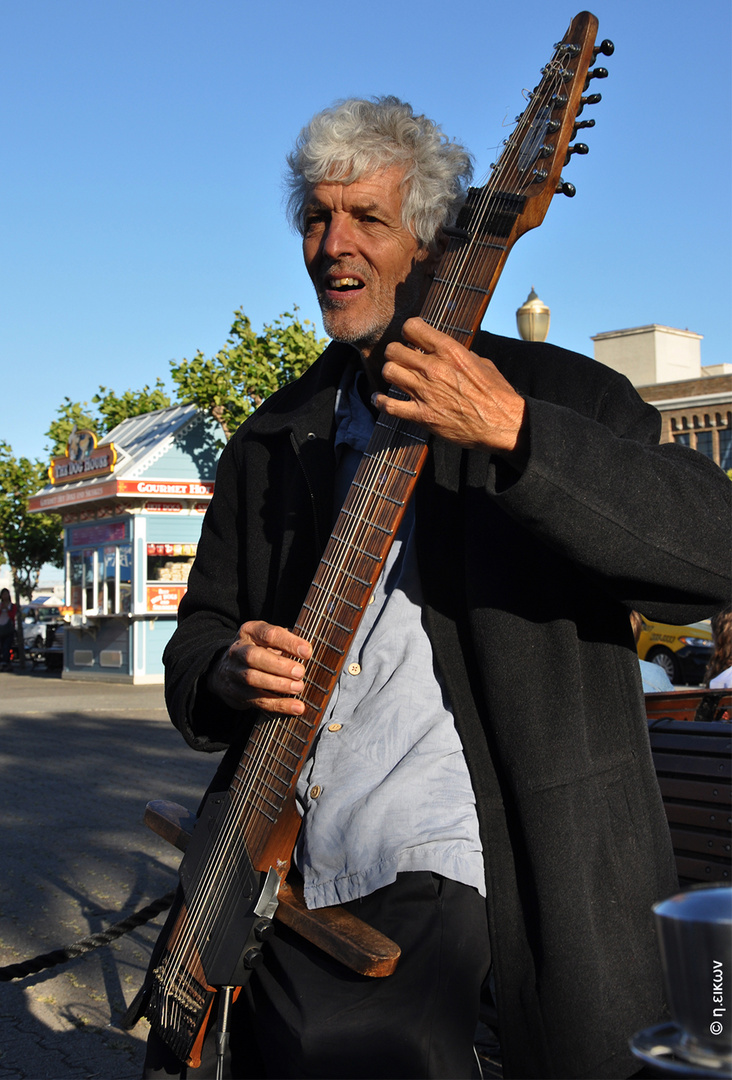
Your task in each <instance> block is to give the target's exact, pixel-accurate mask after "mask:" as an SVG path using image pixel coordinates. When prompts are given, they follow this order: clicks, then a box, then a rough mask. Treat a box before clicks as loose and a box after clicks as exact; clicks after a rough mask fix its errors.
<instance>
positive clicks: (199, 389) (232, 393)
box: [170, 307, 327, 439]
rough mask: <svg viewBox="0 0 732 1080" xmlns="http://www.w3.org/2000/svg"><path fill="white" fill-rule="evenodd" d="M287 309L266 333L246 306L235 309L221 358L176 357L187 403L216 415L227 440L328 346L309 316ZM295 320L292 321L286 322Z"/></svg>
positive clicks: (177, 377)
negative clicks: (257, 326)
mask: <svg viewBox="0 0 732 1080" xmlns="http://www.w3.org/2000/svg"><path fill="white" fill-rule="evenodd" d="M297 310H298V309H297V307H296V308H295V309H294V312H295V313H294V314H291V313H290V312H284V313H283V314H282V315H280V316H279V317H278V318H276V319H275V321H274V323H272V324H271V325H265V327H264V330H263V331H262V333H261V334H256V333H255V332H254V330H253V329H252V324H251V322H250V320H249V318H248V317H247V316H246V315H245V314H244V312H243V311H242V310H241V308H238V309H237V310H236V311H235V312H234V322H233V323H232V326H231V330H230V331H229V336H228V338H227V339H226V344H225V345H224V347H223V348H222V349H219V351H218V352H217V353H216V355H215V356H212V357H209V358H206V357H205V356H204V355H203V353H202V352H201V351H200V349H199V351H198V352H197V353H196V355H195V356H194V357H193V359H192V360H185V359H183V360H181V361H175V360H172V361H171V364H170V368H171V376H172V378H173V381H174V382H175V383H176V385H177V387H178V399H179V401H180V402H181V403H182V404H189V403H190V404H194V405H197V406H198V407H199V409H205V410H207V411H208V412H210V413H211V414H212V416H214V417H215V418H216V419H217V420H218V421H219V423H220V424H221V427H222V429H223V431H224V435H225V436H226V438H227V439H229V438H231V436H232V435H233V434H234V432H235V431H236V429H237V428H238V427H239V425H240V424H241V423H242V422H243V421H244V420H246V418H247V416H249V415H250V413H252V412H254V410H255V409H256V408H257V406H258V405H261V403H262V402H263V401H264V399H265V398H267V397H269V395H270V394H272V393H274V391H275V390H277V389H279V387H281V386H284V385H285V384H286V383H289V382H292V380H293V379H296V378H298V376H300V375H302V373H303V372H304V371H305V370H306V369H307V368H308V367H310V365H311V364H312V362H313V361H314V360H315V359H316V358H317V357H318V356H319V355H320V353H321V352H322V351H323V349H324V348H325V345H326V344H327V338H318V337H316V335H315V327H314V326H313V324H312V323H311V322H310V321H309V319H304V320H300V319H299V318H298V316H297ZM285 320H289V321H285Z"/></svg>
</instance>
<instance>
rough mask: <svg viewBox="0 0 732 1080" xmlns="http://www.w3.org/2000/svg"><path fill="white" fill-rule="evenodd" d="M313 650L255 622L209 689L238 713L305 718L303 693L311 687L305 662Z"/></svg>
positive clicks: (216, 670)
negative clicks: (307, 685)
mask: <svg viewBox="0 0 732 1080" xmlns="http://www.w3.org/2000/svg"><path fill="white" fill-rule="evenodd" d="M312 651H313V650H312V647H311V645H310V643H309V642H308V641H305V640H304V638H301V637H298V636H297V635H296V634H293V633H291V632H290V631H289V630H285V628H284V627H282V626H272V625H271V624H270V623H266V622H262V621H257V620H253V621H251V622H246V623H244V624H243V625H242V626H240V627H239V636H238V638H237V640H236V641H235V642H234V644H233V645H231V646H230V647H229V648H228V649H227V651H226V652H225V653H224V654H223V656H222V657H221V658H220V659H219V660H218V662H217V663H216V664H215V666H214V667H213V668H212V669H211V670H210V672H209V674H208V677H207V680H206V685H207V688H208V690H209V691H210V692H211V693H213V694H216V696H217V697H220V698H221V700H222V701H224V702H225V703H226V704H227V705H229V706H230V707H231V708H232V709H249V708H257V709H262V710H264V712H267V713H272V714H273V715H280V714H284V715H286V716H301V715H302V713H303V712H304V711H305V706H304V704H303V703H302V701H300V700H298V699H297V698H295V697H292V696H291V695H292V694H299V693H300V692H301V691H302V690H303V689H304V687H305V684H304V683H303V676H304V675H305V668H304V666H303V661H306V660H309V659H310V657H311V655H312Z"/></svg>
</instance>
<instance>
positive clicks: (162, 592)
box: [147, 585, 187, 614]
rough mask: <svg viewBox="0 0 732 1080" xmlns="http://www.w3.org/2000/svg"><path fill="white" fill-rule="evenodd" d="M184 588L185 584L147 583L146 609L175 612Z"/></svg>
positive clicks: (160, 612)
mask: <svg viewBox="0 0 732 1080" xmlns="http://www.w3.org/2000/svg"><path fill="white" fill-rule="evenodd" d="M186 588H187V586H186V585H148V587H147V610H148V611H156V612H158V613H159V614H162V613H167V612H169V611H170V612H176V611H177V610H178V604H179V603H180V602H181V600H182V599H183V595H184V593H185V591H186Z"/></svg>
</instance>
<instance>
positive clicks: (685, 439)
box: [674, 431, 691, 446]
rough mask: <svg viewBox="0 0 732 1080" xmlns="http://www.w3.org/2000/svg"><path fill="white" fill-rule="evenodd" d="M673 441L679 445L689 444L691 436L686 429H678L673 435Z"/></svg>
mask: <svg viewBox="0 0 732 1080" xmlns="http://www.w3.org/2000/svg"><path fill="white" fill-rule="evenodd" d="M674 442H677V443H680V444H681V446H691V436H690V435H689V432H688V431H680V432H677V434H676V435H674Z"/></svg>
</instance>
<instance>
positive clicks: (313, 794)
mask: <svg viewBox="0 0 732 1080" xmlns="http://www.w3.org/2000/svg"><path fill="white" fill-rule="evenodd" d="M322 790H323V789H322V787H321V786H320V784H313V786H312V787H311V788H310V798H311V799H317V797H318V795H320V793H321V791H322Z"/></svg>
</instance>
